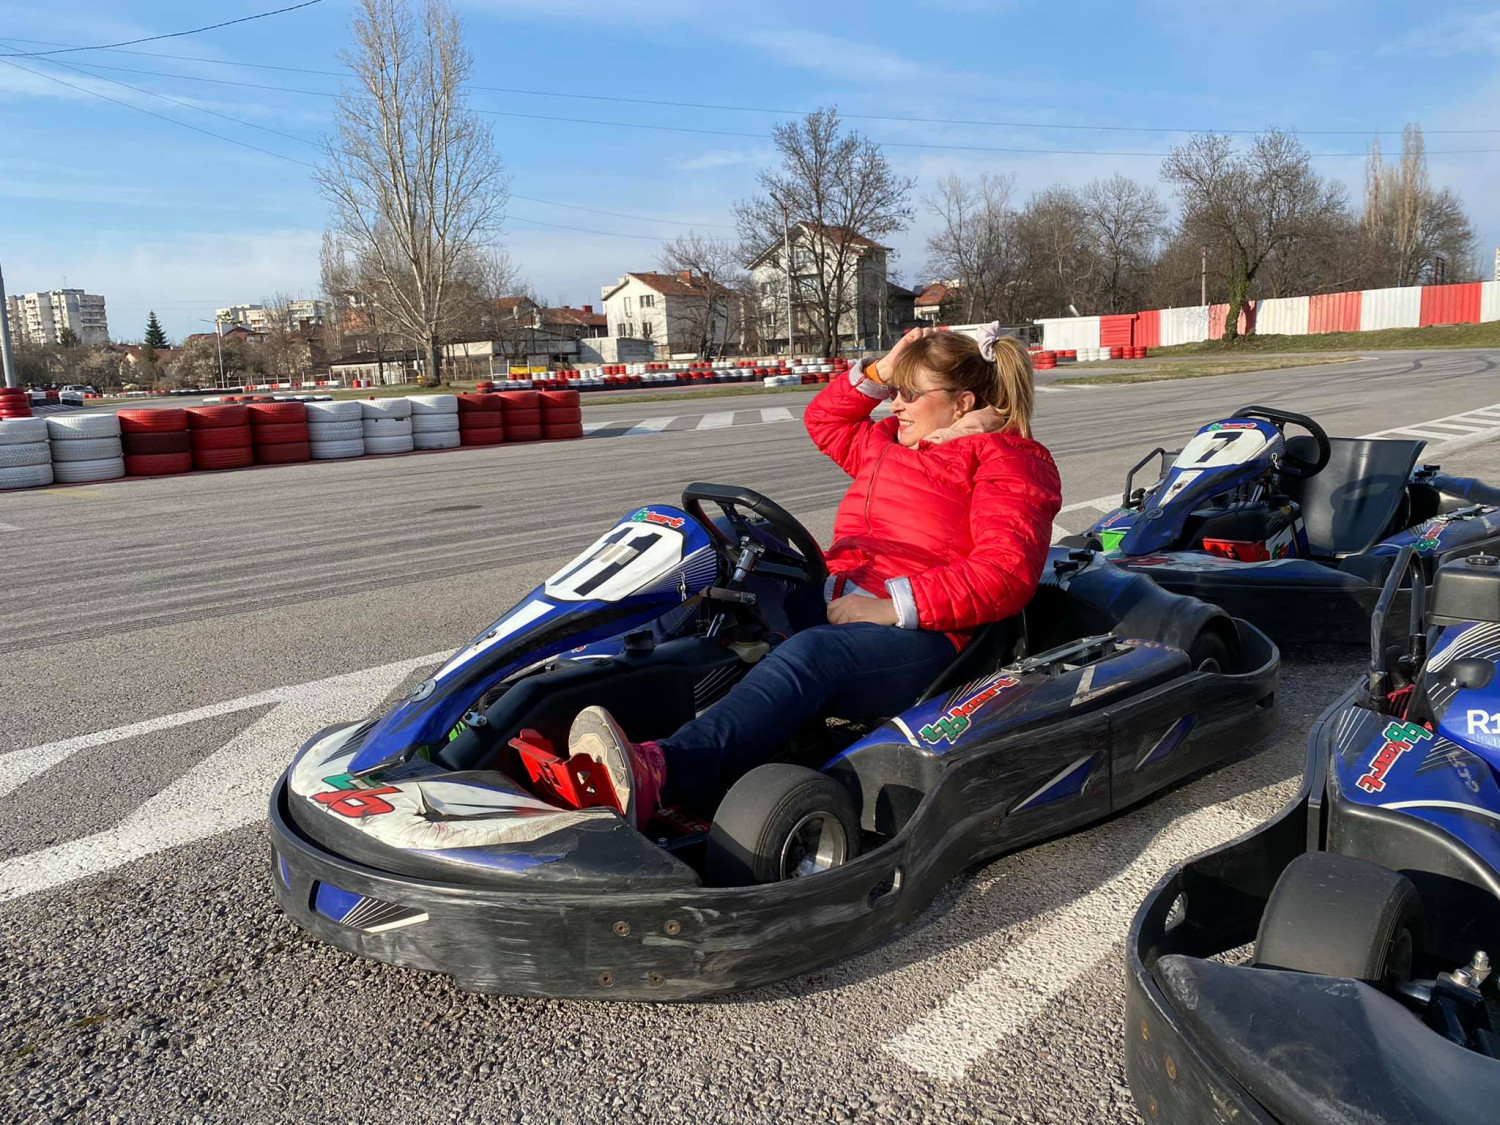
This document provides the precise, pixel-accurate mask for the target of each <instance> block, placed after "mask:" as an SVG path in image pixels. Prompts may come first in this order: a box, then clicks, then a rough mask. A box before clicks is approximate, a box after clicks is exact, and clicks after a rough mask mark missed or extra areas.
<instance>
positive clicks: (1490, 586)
mask: <svg viewBox="0 0 1500 1125" xmlns="http://www.w3.org/2000/svg"><path fill="white" fill-rule="evenodd" d="M1427 620H1428V623H1429V624H1431V625H1463V624H1467V623H1469V622H1471V621H1484V622H1493V623H1500V559H1497V558H1496V557H1495V556H1494V555H1469V556H1467V557H1465V558H1457V559H1451V560H1449V561H1448V562H1445V563H1443V565H1442V566H1440V567H1438V571H1437V574H1436V575H1435V576H1434V577H1433V580H1432V608H1431V610H1430V611H1429V613H1428V616H1427Z"/></svg>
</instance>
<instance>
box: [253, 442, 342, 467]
mask: <svg viewBox="0 0 1500 1125" xmlns="http://www.w3.org/2000/svg"><path fill="white" fill-rule="evenodd" d="M361 444H363V443H361ZM310 460H312V446H311V444H310V443H309V442H307V441H306V440H303V441H278V442H271V443H269V444H267V445H257V446H256V447H255V463H256V464H257V465H295V464H299V463H300V462H303V461H310Z"/></svg>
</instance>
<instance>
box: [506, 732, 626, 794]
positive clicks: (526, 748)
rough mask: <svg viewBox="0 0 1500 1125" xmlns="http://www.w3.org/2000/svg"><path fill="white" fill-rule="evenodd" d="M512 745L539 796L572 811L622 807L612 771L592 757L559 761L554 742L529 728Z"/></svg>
mask: <svg viewBox="0 0 1500 1125" xmlns="http://www.w3.org/2000/svg"><path fill="white" fill-rule="evenodd" d="M510 745H511V746H512V747H514V748H515V750H516V751H518V752H519V753H520V755H521V764H522V765H523V766H524V767H525V768H526V775H527V777H528V778H529V779H530V781H531V786H532V789H533V790H534V791H535V792H536V793H537V794H538V795H539V796H541V797H546V798H548V799H550V800H553V801H556V802H558V803H559V804H561V805H563V806H564V807H566V808H570V809H591V808H597V807H599V806H604V807H606V808H612V809H618V808H619V807H620V801H619V798H618V797H617V796H616V795H615V786H614V783H613V782H612V781H611V780H610V778H609V771H608V770H607V769H605V768H604V767H603V766H602V765H600V764H599V763H598V762H596V761H594V759H593V758H591V757H590V756H589V755H587V754H578V755H574V756H572V757H568V758H560V757H558V755H557V754H556V753H555V752H554V751H553V749H552V743H551V742H549V741H547V739H545V738H543V737H542V735H541V733H540V732H539V731H535V730H532V729H530V728H529V727H528V728H527V729H525V730H523V731H521V733H520V735H519V736H518V737H516V738H513V739H511V740H510Z"/></svg>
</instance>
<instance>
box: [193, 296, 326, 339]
mask: <svg viewBox="0 0 1500 1125" xmlns="http://www.w3.org/2000/svg"><path fill="white" fill-rule="evenodd" d="M284 313H285V317H286V321H287V323H286V325H285V326H284V327H286V328H288V329H293V328H300V327H302V326H303V325H304V324H306V325H308V326H310V327H313V328H321V327H322V325H323V321H324V320H325V319H326V318H327V317H328V315H329V312H328V302H327V301H288V302H287V304H286V308H285V310H284ZM282 315H283V310H282V309H276V308H271V309H268V308H266V307H265V306H264V305H230V306H229V307H228V308H224V309H215V310H214V319H215V320H220V321H223V322H224V323H225V324H243V325H244V326H245V327H246V328H248V329H250V331H252V332H269V331H270V330H271V329H272V328H273V327H276V325H277V322H278V320H279V319H280V318H281V316H282Z"/></svg>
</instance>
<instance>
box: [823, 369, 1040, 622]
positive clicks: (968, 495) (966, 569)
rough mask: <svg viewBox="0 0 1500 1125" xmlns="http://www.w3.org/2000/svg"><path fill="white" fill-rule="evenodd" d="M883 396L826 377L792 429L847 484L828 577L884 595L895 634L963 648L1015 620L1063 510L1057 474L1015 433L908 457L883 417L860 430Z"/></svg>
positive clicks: (876, 389)
mask: <svg viewBox="0 0 1500 1125" xmlns="http://www.w3.org/2000/svg"><path fill="white" fill-rule="evenodd" d="M858 371H859V369H858V368H856V370H855V372H854V373H853V379H859V378H860V376H859V374H858ZM861 388H864V389H861ZM886 393H887V392H886V391H885V388H884V387H882V386H880V385H879V384H876V383H874V382H872V381H864V382H861V383H860V384H859V385H858V386H855V385H853V382H852V380H851V379H845V378H842V377H840V378H836V379H834V380H833V381H831V382H830V383H829V384H828V386H827V387H825V388H824V389H823V390H822V391H821V392H820V393H819V394H818V396H817V397H816V398H815V399H813V401H812V402H811V403H809V404H808V407H807V412H806V414H805V416H804V418H803V421H804V422H805V423H806V425H807V432H808V434H809V435H810V436H811V437H812V439H813V441H814V443H816V444H817V447H818V448H819V449H820V450H822V451H823V452H824V453H826V454H827V455H828V456H829V457H831V458H832V459H833V460H834V461H836V462H837V463H838V465H839V467H840V468H842V469H843V470H844V471H845V472H846V473H848V474H849V475H850V476H852V477H853V478H854V483H853V484H852V485H851V486H850V488H849V491H848V492H846V493H845V494H844V499H843V501H842V502H841V503H840V504H839V510H838V515H837V517H836V519H835V520H834V525H833V535H834V543H833V546H832V547H830V548H829V550H828V552H827V554H828V569H829V571H830V572H831V573H833V574H835V575H843V576H845V578H846V579H847V581H848V582H852V583H854V584H855V585H857V586H859V587H860V588H861V589H864V590H868V591H870V592H872V593H878V592H880V591H881V589H882V587H884V592H885V594H886V596H887V597H890V598H891V599H892V600H893V601H895V603H896V610H897V614H898V615H899V616H900V618H901V624H902V625H903V626H906V627H908V628H917V627H920V628H923V629H937V630H941V631H943V632H947V633H950V634H953V635H954V640H955V642H956V643H958V644H960V645H962V644H963V643H964V641H965V640H966V635H967V632H968V631H969V630H972V629H975V628H977V627H978V626H980V625H984V624H986V623H988V622H991V621H999V620H1002V619H1003V618H1006V617H1010V616H1012V615H1014V614H1016V613H1019V612H1020V611H1021V610H1022V609H1023V608H1024V607H1025V605H1026V603H1027V602H1028V601H1030V600H1031V596H1032V594H1033V593H1035V591H1036V587H1037V582H1038V581H1039V580H1040V578H1041V575H1042V568H1043V566H1044V565H1045V564H1046V560H1047V548H1048V545H1049V544H1050V543H1051V540H1052V518H1053V517H1054V516H1055V515H1057V510H1058V508H1059V507H1060V506H1061V504H1062V488H1061V484H1060V483H1059V480H1058V475H1057V466H1056V465H1055V464H1054V463H1053V461H1052V455H1051V454H1049V453H1048V452H1047V450H1046V448H1045V447H1044V446H1042V445H1041V444H1040V443H1039V442H1036V441H1032V440H1031V439H1030V438H1023V437H1019V436H1016V435H1014V434H1004V433H978V434H972V435H969V436H965V437H956V438H952V439H951V440H947V441H944V442H943V443H942V444H932V443H931V442H927V441H922V442H919V443H918V444H917V446H916V447H915V448H914V449H908V448H906V447H905V446H903V445H901V444H900V442H898V441H897V440H896V424H897V420H896V418H895V417H894V416H892V417H890V418H886V419H884V420H882V421H880V422H878V423H872V422H871V421H870V417H869V415H870V412H871V411H872V410H873V409H874V408H875V406H876V405H877V404H878V403H879V402H881V401H882V400H883V399H884V398H885V395H886ZM876 396H878V397H876Z"/></svg>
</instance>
